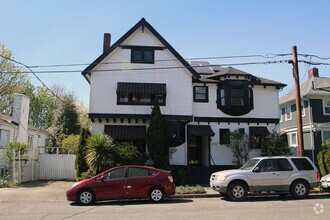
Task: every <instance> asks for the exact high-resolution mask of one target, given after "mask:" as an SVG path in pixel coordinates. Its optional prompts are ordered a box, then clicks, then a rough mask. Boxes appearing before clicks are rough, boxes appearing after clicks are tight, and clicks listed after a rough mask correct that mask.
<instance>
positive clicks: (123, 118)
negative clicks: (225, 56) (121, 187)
mask: <svg viewBox="0 0 330 220" xmlns="http://www.w3.org/2000/svg"><path fill="white" fill-rule="evenodd" d="M109 39H110V35H109V34H105V41H104V51H103V54H101V55H100V56H99V57H98V58H97V59H96V60H95V61H94V62H93V63H92V64H91V65H90V66H88V67H87V68H86V69H85V70H84V71H83V72H82V75H83V76H84V77H85V78H86V80H87V81H88V82H89V84H90V106H89V111H90V113H89V117H90V118H91V121H92V133H106V134H109V135H111V136H112V137H114V139H115V140H117V141H131V142H133V143H134V144H135V145H136V146H138V147H139V148H140V149H141V150H142V151H146V149H147V148H146V140H145V137H146V131H147V128H148V125H149V121H150V114H151V111H152V109H151V107H152V106H153V104H154V100H155V99H156V98H157V99H158V101H159V103H160V109H161V112H162V114H163V115H164V117H165V118H166V120H167V123H168V125H169V127H170V130H171V134H170V138H171V147H175V148H176V152H175V153H174V155H173V157H172V158H171V160H170V162H171V164H175V165H183V166H200V167H210V166H232V165H233V163H232V159H233V158H232V153H231V152H230V150H229V149H228V148H227V147H226V146H225V145H224V144H225V142H226V139H225V138H223V137H224V135H225V134H226V133H227V132H228V131H233V130H236V129H241V131H245V132H246V133H249V134H250V135H253V136H262V135H265V134H267V133H269V132H271V131H272V130H273V129H274V128H275V126H276V125H277V124H278V122H279V115H278V109H279V106H278V102H279V98H278V91H279V90H280V89H282V88H283V87H284V86H286V85H285V84H282V83H278V82H275V81H272V80H268V79H263V78H260V77H257V76H253V75H251V74H249V73H246V72H243V71H241V70H238V69H235V68H232V67H228V68H222V67H221V66H220V65H210V64H209V63H208V62H197V61H194V62H189V61H186V60H185V59H183V58H182V57H181V56H180V54H179V53H178V52H177V51H176V50H175V49H174V48H173V47H172V46H171V45H170V44H169V43H168V42H167V41H166V40H165V39H164V38H163V37H162V36H161V35H160V34H159V33H158V32H157V31H156V30H155V29H154V28H153V27H152V26H151V25H150V24H149V23H148V22H147V21H146V20H145V19H144V18H142V19H141V20H140V21H139V22H138V23H137V24H136V25H135V26H134V27H132V28H131V29H130V30H129V31H128V32H127V33H126V34H124V35H123V36H122V37H121V38H120V39H119V40H118V41H117V42H115V43H114V44H113V45H112V46H110V40H109ZM256 153H258V152H256Z"/></svg>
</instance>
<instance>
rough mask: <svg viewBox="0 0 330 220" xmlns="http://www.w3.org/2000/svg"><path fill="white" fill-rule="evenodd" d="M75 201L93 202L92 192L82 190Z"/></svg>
mask: <svg viewBox="0 0 330 220" xmlns="http://www.w3.org/2000/svg"><path fill="white" fill-rule="evenodd" d="M77 202H78V203H79V204H81V205H91V204H93V203H94V202H95V196H94V193H93V192H92V191H90V190H82V191H81V192H80V193H79V194H78V198H77Z"/></svg>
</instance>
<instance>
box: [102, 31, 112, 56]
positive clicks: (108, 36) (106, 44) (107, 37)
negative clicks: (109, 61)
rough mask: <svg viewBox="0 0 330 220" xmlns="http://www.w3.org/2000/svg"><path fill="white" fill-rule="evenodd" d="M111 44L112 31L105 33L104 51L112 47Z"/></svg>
mask: <svg viewBox="0 0 330 220" xmlns="http://www.w3.org/2000/svg"><path fill="white" fill-rule="evenodd" d="M110 44H111V34H110V33H104V38H103V52H104V51H106V50H107V49H109V48H110Z"/></svg>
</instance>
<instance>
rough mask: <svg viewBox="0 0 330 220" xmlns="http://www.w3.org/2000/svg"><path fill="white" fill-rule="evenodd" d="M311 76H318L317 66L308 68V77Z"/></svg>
mask: <svg viewBox="0 0 330 220" xmlns="http://www.w3.org/2000/svg"><path fill="white" fill-rule="evenodd" d="M312 77H319V69H318V68H316V67H313V68H312V69H310V70H308V79H311V78H312Z"/></svg>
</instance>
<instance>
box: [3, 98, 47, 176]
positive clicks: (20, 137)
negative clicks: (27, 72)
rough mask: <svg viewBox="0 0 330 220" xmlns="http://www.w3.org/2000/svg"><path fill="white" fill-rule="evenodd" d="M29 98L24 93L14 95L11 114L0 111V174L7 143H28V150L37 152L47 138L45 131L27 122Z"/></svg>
mask: <svg viewBox="0 0 330 220" xmlns="http://www.w3.org/2000/svg"><path fill="white" fill-rule="evenodd" d="M29 104H30V98H29V97H28V96H27V95H25V94H20V93H17V94H15V95H14V108H13V116H12V117H11V116H9V115H5V114H2V113H0V176H3V172H4V167H5V161H4V159H3V155H4V151H5V146H6V144H7V143H9V142H12V141H17V142H21V143H25V144H28V146H29V150H35V151H36V152H37V153H39V151H40V149H42V150H44V147H45V145H46V141H47V140H48V139H49V135H48V133H47V132H45V131H43V130H40V129H38V128H36V127H34V126H32V125H30V124H28V118H29Z"/></svg>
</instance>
